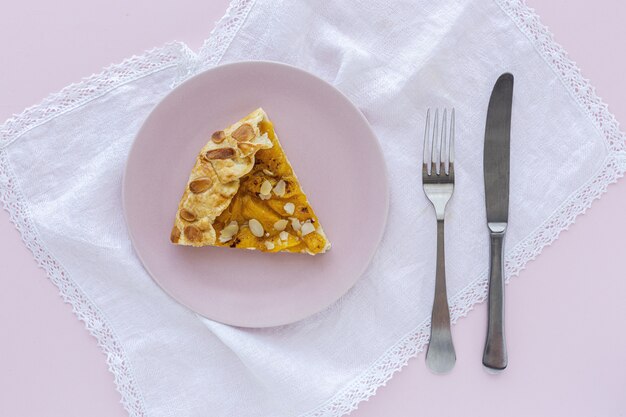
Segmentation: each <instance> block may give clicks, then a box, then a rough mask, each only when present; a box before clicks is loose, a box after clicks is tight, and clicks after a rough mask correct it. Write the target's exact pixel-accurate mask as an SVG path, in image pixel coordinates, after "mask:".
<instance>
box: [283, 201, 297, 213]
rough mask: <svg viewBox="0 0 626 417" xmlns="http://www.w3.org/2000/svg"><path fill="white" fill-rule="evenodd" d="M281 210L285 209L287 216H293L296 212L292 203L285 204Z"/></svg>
mask: <svg viewBox="0 0 626 417" xmlns="http://www.w3.org/2000/svg"><path fill="white" fill-rule="evenodd" d="M283 208H284V209H285V213H287V214H290V215H291V214H293V213H294V211H296V205H295V204H293V203H286V204H285V205H284V206H283Z"/></svg>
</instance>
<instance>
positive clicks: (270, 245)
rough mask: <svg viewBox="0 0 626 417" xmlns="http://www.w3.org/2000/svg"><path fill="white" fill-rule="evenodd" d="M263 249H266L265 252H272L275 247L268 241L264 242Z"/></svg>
mask: <svg viewBox="0 0 626 417" xmlns="http://www.w3.org/2000/svg"><path fill="white" fill-rule="evenodd" d="M264 243H265V247H266V248H267V250H273V249H274V248H275V247H276V246H274V244H273V243H272V242H270V241H269V240H266V241H265V242H264Z"/></svg>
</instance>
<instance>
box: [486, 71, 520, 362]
mask: <svg viewBox="0 0 626 417" xmlns="http://www.w3.org/2000/svg"><path fill="white" fill-rule="evenodd" d="M512 105H513V75H512V74H509V73H505V74H502V75H501V76H500V77H499V78H498V80H497V81H496V83H495V85H494V87H493V91H492V92H491V97H490V99H489V107H488V108H487V122H486V125H485V144H484V153H483V173H484V179H485V203H486V208H487V226H488V228H489V235H490V239H489V246H490V251H489V252H490V254H489V255H490V263H489V298H488V302H489V312H488V322H487V340H486V342H485V350H484V352H483V365H485V366H486V367H487V368H490V369H493V370H503V369H505V368H506V366H507V363H508V358H507V350H506V340H505V336H504V263H503V255H504V237H505V234H506V229H507V225H508V221H509V173H510V149H511V112H512Z"/></svg>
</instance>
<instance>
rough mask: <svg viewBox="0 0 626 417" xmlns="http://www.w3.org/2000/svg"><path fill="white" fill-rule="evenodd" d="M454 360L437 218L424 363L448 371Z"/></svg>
mask: <svg viewBox="0 0 626 417" xmlns="http://www.w3.org/2000/svg"><path fill="white" fill-rule="evenodd" d="M455 362H456V353H455V351H454V344H453V343H452V333H451V332H450V309H449V308H448V294H447V290H446V257H445V248H444V227H443V220H437V270H436V273H435V299H434V301H433V311H432V317H431V325H430V342H429V343H428V350H427V351H426V364H427V365H428V367H429V368H430V370H431V371H433V372H435V373H445V372H448V371H450V370H451V369H452V368H453V367H454V364H455Z"/></svg>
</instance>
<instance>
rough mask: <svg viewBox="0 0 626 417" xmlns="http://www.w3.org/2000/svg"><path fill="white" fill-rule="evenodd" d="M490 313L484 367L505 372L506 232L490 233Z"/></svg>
mask: <svg viewBox="0 0 626 417" xmlns="http://www.w3.org/2000/svg"><path fill="white" fill-rule="evenodd" d="M490 235H491V238H490V245H489V246H490V258H491V264H490V266H489V313H488V324H487V340H486V342H485V351H484V353H483V365H485V366H486V367H487V368H490V369H493V370H503V369H504V368H506V365H507V353H506V340H505V338H504V264H503V262H502V259H503V255H504V232H493V231H491V232H490Z"/></svg>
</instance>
